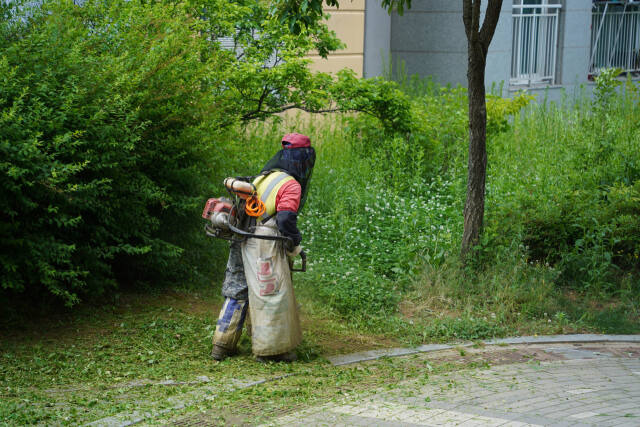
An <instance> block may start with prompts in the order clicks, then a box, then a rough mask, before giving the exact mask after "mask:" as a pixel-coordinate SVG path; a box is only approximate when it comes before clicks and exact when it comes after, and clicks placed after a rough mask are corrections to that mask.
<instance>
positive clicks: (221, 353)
mask: <svg viewBox="0 0 640 427" xmlns="http://www.w3.org/2000/svg"><path fill="white" fill-rule="evenodd" d="M234 353H235V352H234V351H231V350H228V349H226V348H224V347H222V346H219V345H215V344H214V345H213V350H211V357H212V358H213V359H214V360H217V361H218V362H221V361H223V360H224V359H226V358H227V357H229V356H232V355H233V354H234Z"/></svg>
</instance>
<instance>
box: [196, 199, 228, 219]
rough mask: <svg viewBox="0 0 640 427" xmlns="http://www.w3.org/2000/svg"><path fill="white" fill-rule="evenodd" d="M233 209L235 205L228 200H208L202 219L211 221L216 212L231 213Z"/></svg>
mask: <svg viewBox="0 0 640 427" xmlns="http://www.w3.org/2000/svg"><path fill="white" fill-rule="evenodd" d="M231 208H233V205H231V203H229V202H228V201H227V200H224V199H222V198H215V199H209V200H207V204H206V205H204V210H203V211H202V218H204V219H209V218H210V217H211V215H212V214H214V213H216V212H227V213H229V212H231Z"/></svg>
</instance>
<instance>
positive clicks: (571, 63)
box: [391, 0, 591, 100]
mask: <svg viewBox="0 0 640 427" xmlns="http://www.w3.org/2000/svg"><path fill="white" fill-rule="evenodd" d="M483 4H484V5H485V7H486V2H483ZM562 5H563V7H562V10H561V12H560V21H559V30H558V36H559V40H558V58H557V82H556V84H555V85H542V86H536V87H526V86H518V87H510V86H509V78H510V74H511V49H512V31H513V18H512V1H511V0H505V1H504V4H503V6H502V11H501V14H500V19H499V20H498V25H497V27H496V32H495V35H494V37H493V40H492V42H491V45H490V48H489V53H488V55H487V67H486V73H485V83H486V85H487V89H488V90H491V89H492V88H493V89H494V90H495V91H497V90H498V89H499V88H502V94H503V95H510V94H513V93H515V92H516V91H518V90H522V89H526V90H527V91H529V92H530V93H534V94H537V95H538V98H539V99H542V98H545V97H546V98H547V99H554V100H558V99H560V98H561V97H562V94H563V92H567V93H568V94H569V95H572V94H577V93H578V92H580V91H581V90H582V89H581V87H582V86H585V85H586V86H587V90H588V89H589V88H588V87H589V86H590V83H589V82H588V81H587V73H588V65H589V54H590V43H591V40H590V31H591V1H588V0H563V1H562ZM391 54H392V62H393V67H394V70H395V71H396V72H397V71H398V70H399V69H400V67H401V66H402V64H404V68H405V72H406V73H407V74H408V75H412V74H419V75H421V76H432V78H433V79H434V81H436V82H438V83H440V84H451V85H458V84H459V85H462V86H466V85H467V76H466V73H467V39H466V36H465V31H464V24H463V22H462V2H460V1H451V0H414V1H413V3H412V7H411V9H409V10H405V13H404V15H403V16H399V15H397V14H395V13H394V14H393V15H392V18H391Z"/></svg>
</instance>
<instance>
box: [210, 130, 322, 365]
mask: <svg viewBox="0 0 640 427" xmlns="http://www.w3.org/2000/svg"><path fill="white" fill-rule="evenodd" d="M315 159H316V153H315V150H314V149H313V147H311V141H310V139H309V137H307V136H305V135H302V134H298V133H290V134H287V135H285V136H284V137H283V138H282V149H281V150H280V151H278V153H276V154H275V155H274V156H273V157H272V158H271V160H269V161H268V162H267V164H266V165H265V166H264V168H263V169H262V171H261V173H260V175H259V176H258V177H257V178H255V179H254V181H253V185H254V186H255V188H256V191H257V197H259V198H260V199H261V200H262V201H263V202H264V205H265V208H266V211H265V213H264V214H263V215H262V216H261V217H259V218H258V220H257V222H256V234H263V235H282V236H285V237H288V238H290V239H291V242H292V245H290V246H289V247H285V245H283V243H282V242H281V241H276V240H261V239H246V240H245V241H243V242H232V243H231V248H230V252H229V259H228V261H227V268H226V270H225V276H224V281H223V283H222V295H223V296H224V297H225V302H224V304H223V305H222V309H221V311H220V315H219V317H218V322H217V324H216V331H215V334H214V336H213V350H212V352H211V357H213V358H214V359H215V360H224V359H225V358H226V357H228V356H230V355H232V354H234V353H235V352H236V347H237V344H238V340H239V339H240V335H241V334H242V326H243V324H244V323H245V320H246V318H247V312H248V313H249V320H250V322H247V326H249V324H250V325H251V328H249V327H247V329H248V330H249V329H250V330H251V332H250V335H251V340H252V351H253V354H254V355H256V358H257V360H258V361H261V362H266V361H285V362H292V361H295V360H296V359H297V355H296V352H295V348H296V347H297V346H298V344H300V342H301V340H302V331H301V328H300V319H299V316H298V306H297V303H296V299H295V295H294V292H293V286H292V281H291V271H290V265H289V260H288V259H287V257H295V256H297V255H298V254H299V253H300V251H301V247H300V242H301V241H302V235H301V234H300V231H299V230H298V226H297V220H298V212H300V210H301V209H302V207H303V206H304V202H305V200H306V196H307V191H308V190H309V181H310V180H311V174H312V172H313V166H314V164H315Z"/></svg>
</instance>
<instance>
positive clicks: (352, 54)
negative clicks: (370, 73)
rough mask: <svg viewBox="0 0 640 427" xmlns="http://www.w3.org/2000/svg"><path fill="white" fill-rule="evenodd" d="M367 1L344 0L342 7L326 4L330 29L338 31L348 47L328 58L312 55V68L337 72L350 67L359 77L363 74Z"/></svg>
mask: <svg viewBox="0 0 640 427" xmlns="http://www.w3.org/2000/svg"><path fill="white" fill-rule="evenodd" d="M365 3H366V2H365V0H353V1H348V0H347V1H344V0H343V1H342V2H341V4H340V8H335V7H326V6H325V8H324V11H325V13H328V14H330V15H331V17H330V18H329V22H328V26H329V29H330V30H333V31H335V32H336V34H337V36H338V38H339V39H340V40H341V41H342V42H343V43H344V44H345V45H346V47H345V48H344V49H342V50H339V51H337V52H334V53H332V54H331V55H329V57H328V58H326V59H325V58H321V57H320V56H318V55H310V58H311V59H313V65H312V67H311V69H312V70H314V71H321V72H325V73H335V72H337V71H340V70H341V69H343V68H350V69H352V70H353V71H354V72H355V73H356V75H357V76H358V77H362V76H363V72H364V16H365V6H366V4H365Z"/></svg>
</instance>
